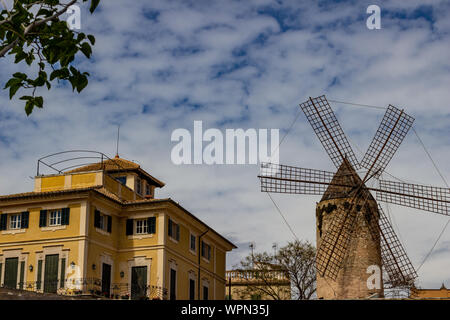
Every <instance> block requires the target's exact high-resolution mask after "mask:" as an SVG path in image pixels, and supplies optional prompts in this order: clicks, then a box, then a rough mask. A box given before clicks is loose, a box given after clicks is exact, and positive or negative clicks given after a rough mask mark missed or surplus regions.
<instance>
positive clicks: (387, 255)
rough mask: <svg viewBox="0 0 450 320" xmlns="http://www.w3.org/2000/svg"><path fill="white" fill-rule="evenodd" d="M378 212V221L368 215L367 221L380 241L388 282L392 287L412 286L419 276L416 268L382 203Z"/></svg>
mask: <svg viewBox="0 0 450 320" xmlns="http://www.w3.org/2000/svg"><path fill="white" fill-rule="evenodd" d="M378 212H379V220H378V222H377V221H376V220H375V219H369V217H368V216H366V221H367V223H368V226H369V230H370V233H371V234H372V237H373V239H374V240H375V241H380V247H381V259H382V263H383V267H384V269H385V271H386V273H387V274H388V277H389V281H388V284H389V285H390V286H392V287H399V286H410V285H412V284H413V283H414V279H415V278H417V273H416V270H415V269H414V267H413V265H412V263H411V261H410V260H409V258H408V255H407V254H406V251H405V249H404V248H403V246H402V244H401V242H400V240H399V239H398V237H397V235H396V234H395V231H394V229H393V228H392V225H391V224H390V222H389V220H388V219H387V217H386V215H385V214H384V212H383V209H382V208H381V206H380V205H378Z"/></svg>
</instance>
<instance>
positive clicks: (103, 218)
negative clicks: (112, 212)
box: [99, 212, 108, 231]
mask: <svg viewBox="0 0 450 320" xmlns="http://www.w3.org/2000/svg"><path fill="white" fill-rule="evenodd" d="M99 223H100V226H99V227H100V228H99V229H100V230H103V231H107V230H108V216H107V215H104V214H103V213H101V212H100V221H99Z"/></svg>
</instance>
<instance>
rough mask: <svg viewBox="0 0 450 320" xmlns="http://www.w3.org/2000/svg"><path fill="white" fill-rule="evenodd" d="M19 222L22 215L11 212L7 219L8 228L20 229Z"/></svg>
mask: <svg viewBox="0 0 450 320" xmlns="http://www.w3.org/2000/svg"><path fill="white" fill-rule="evenodd" d="M21 222H22V215H20V214H13V215H12V216H11V218H10V219H9V228H10V229H20V228H21Z"/></svg>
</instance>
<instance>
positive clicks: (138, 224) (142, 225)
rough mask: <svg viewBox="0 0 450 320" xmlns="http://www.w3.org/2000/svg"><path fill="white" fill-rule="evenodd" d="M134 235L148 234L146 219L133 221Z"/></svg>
mask: <svg viewBox="0 0 450 320" xmlns="http://www.w3.org/2000/svg"><path fill="white" fill-rule="evenodd" d="M139 230H140V231H139ZM134 234H148V220H147V219H135V223H134Z"/></svg>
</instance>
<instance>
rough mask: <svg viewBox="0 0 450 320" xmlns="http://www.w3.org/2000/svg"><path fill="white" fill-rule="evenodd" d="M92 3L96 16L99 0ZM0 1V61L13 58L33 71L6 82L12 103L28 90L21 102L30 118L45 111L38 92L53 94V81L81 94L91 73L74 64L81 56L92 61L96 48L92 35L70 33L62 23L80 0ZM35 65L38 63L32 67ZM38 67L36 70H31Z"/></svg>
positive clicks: (91, 6)
mask: <svg viewBox="0 0 450 320" xmlns="http://www.w3.org/2000/svg"><path fill="white" fill-rule="evenodd" d="M82 1H83V2H86V1H90V12H91V13H93V12H94V11H95V9H96V8H97V6H98V4H99V2H100V0H82ZM10 2H11V5H10V6H9V8H8V6H7V4H6V3H5V0H0V8H3V9H2V11H1V12H0V58H3V57H5V56H6V55H12V56H13V57H14V63H15V64H18V63H20V62H21V61H25V63H26V64H27V65H28V66H29V67H30V68H29V69H30V72H29V74H26V73H22V72H16V73H14V74H13V75H12V77H11V78H10V79H9V81H8V82H6V84H5V87H4V89H9V98H10V99H12V98H13V96H14V95H15V94H16V93H17V91H18V90H19V89H21V88H22V89H24V90H28V91H29V94H24V95H22V96H21V97H20V100H24V101H25V112H26V114H27V115H29V114H30V113H31V112H32V111H33V108H34V107H38V108H42V107H43V106H44V99H43V97H42V96H37V95H36V89H37V88H40V87H44V86H45V87H47V89H48V90H50V88H51V86H52V83H53V82H54V81H59V80H62V81H69V82H70V84H71V85H72V90H73V91H75V90H76V91H77V92H78V93H80V92H81V91H82V90H83V89H84V88H85V87H86V86H87V84H88V76H89V73H87V72H82V71H80V70H79V69H77V68H76V67H75V66H74V65H73V62H74V60H75V57H76V56H77V54H78V53H79V52H81V53H82V54H83V55H84V56H86V58H90V57H91V54H92V47H91V46H93V45H94V44H95V37H94V36H93V35H86V34H84V33H82V32H77V31H74V30H70V29H69V27H68V25H67V23H66V21H64V20H61V19H60V18H61V15H63V14H64V13H65V12H66V11H67V9H68V8H69V7H70V6H71V5H73V4H75V3H76V2H77V0H70V1H69V0H68V1H67V2H65V3H63V1H60V0H10ZM33 62H36V63H34V64H33ZM34 66H36V70H34V69H32V68H34Z"/></svg>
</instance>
